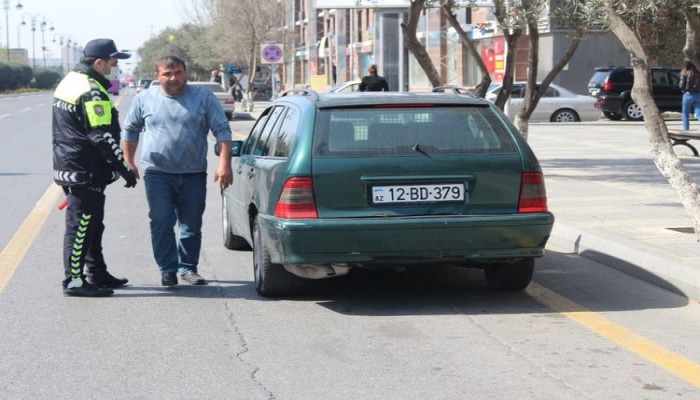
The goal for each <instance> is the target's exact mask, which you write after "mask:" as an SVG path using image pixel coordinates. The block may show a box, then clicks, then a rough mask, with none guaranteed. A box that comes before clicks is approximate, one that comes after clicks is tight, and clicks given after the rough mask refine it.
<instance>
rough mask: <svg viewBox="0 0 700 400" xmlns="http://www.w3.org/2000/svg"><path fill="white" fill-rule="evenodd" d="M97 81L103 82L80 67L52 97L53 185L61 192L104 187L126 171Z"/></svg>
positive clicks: (115, 125)
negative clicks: (68, 187) (77, 187)
mask: <svg viewBox="0 0 700 400" xmlns="http://www.w3.org/2000/svg"><path fill="white" fill-rule="evenodd" d="M91 75H94V76H91ZM100 79H101V80H103V81H105V82H106V79H104V78H103V77H102V76H98V75H97V73H96V72H95V71H93V70H92V68H91V67H88V66H84V65H82V64H79V65H78V66H77V67H76V70H75V71H72V72H70V73H69V74H68V75H66V77H65V78H64V79H63V80H62V81H61V82H60V83H59V85H58V87H57V88H56V91H55V92H54V101H53V166H54V182H56V183H57V184H59V185H61V186H89V187H99V186H105V185H108V184H110V183H112V182H114V181H115V180H117V179H118V178H119V174H118V173H117V171H119V170H125V169H126V168H127V167H126V164H125V163H124V155H123V153H122V151H121V149H120V148H119V140H120V127H119V118H118V117H119V116H118V113H117V110H116V108H114V104H113V103H112V100H111V98H110V95H109V93H108V92H107V90H106V89H105V87H104V85H103V84H102V83H101V82H100Z"/></svg>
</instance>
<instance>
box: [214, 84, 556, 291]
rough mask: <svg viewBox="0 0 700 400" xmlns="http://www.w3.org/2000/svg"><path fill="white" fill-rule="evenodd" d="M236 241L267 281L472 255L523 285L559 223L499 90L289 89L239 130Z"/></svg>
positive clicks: (457, 261) (229, 237)
mask: <svg viewBox="0 0 700 400" xmlns="http://www.w3.org/2000/svg"><path fill="white" fill-rule="evenodd" d="M232 168H233V175H234V180H233V184H232V185H231V186H230V187H229V188H227V189H226V190H223V191H222V198H223V202H222V211H223V212H222V220H223V238H224V245H225V246H226V247H227V248H229V249H232V250H249V249H250V248H251V247H252V249H253V260H254V261H253V264H254V265H253V268H254V276H255V287H256V290H257V291H258V293H259V294H261V295H263V296H285V295H290V294H293V293H295V292H296V291H297V290H298V287H299V285H298V283H299V281H300V279H302V278H306V279H321V278H330V277H336V276H341V275H344V274H347V273H348V272H349V271H350V270H351V269H352V268H369V269H375V268H387V267H398V268H405V267H413V266H423V267H429V266H431V265H438V264H450V265H459V266H464V267H474V268H481V269H483V270H484V273H485V277H486V281H487V284H488V285H489V287H490V288H491V289H494V290H512V291H514V290H522V289H524V288H525V287H527V285H528V284H529V283H530V281H531V279H532V274H533V269H534V259H535V258H537V257H541V256H543V255H544V251H545V250H544V249H545V244H546V243H547V240H548V239H549V234H550V232H551V230H552V225H553V223H554V216H553V215H552V214H551V213H550V212H549V211H548V209H547V199H546V191H545V185H544V179H543V176H542V171H541V169H540V165H539V163H538V161H537V159H536V157H535V155H534V154H533V152H532V150H531V149H530V147H529V146H528V144H527V142H525V140H523V138H522V136H521V135H520V133H519V132H518V131H517V129H516V128H515V127H514V126H513V125H512V124H511V123H510V121H508V119H507V118H506V117H505V116H504V114H503V113H502V112H501V111H500V110H498V109H497V108H496V107H495V106H493V105H492V104H491V103H489V102H487V101H485V100H483V99H478V98H474V97H473V96H471V95H464V94H458V93H398V92H382V93H375V92H373V93H356V94H323V95H319V94H317V93H316V92H314V91H312V90H308V89H303V90H294V91H290V92H286V93H285V94H284V95H283V96H282V97H280V98H278V99H277V100H275V101H274V102H272V103H271V104H270V106H269V107H267V109H266V110H265V111H264V112H263V113H262V114H261V116H260V117H259V119H258V120H257V121H256V123H255V125H254V127H253V128H252V130H251V132H250V134H249V136H248V137H247V139H246V140H244V141H234V146H233V161H232Z"/></svg>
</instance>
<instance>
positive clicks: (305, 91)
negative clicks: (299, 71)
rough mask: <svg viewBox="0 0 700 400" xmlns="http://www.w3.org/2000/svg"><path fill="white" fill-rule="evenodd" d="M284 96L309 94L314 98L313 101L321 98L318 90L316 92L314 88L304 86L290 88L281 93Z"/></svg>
mask: <svg viewBox="0 0 700 400" xmlns="http://www.w3.org/2000/svg"><path fill="white" fill-rule="evenodd" d="M284 96H309V97H311V100H313V101H318V99H319V96H318V92H316V91H315V90H313V89H303V88H300V89H289V90H287V91H285V92H284V93H282V94H281V95H280V97H284Z"/></svg>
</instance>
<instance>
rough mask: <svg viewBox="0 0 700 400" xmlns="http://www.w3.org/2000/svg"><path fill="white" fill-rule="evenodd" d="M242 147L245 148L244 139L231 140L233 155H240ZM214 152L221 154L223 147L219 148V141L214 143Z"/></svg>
mask: <svg viewBox="0 0 700 400" xmlns="http://www.w3.org/2000/svg"><path fill="white" fill-rule="evenodd" d="M242 148H243V141H242V140H234V141H232V142H231V157H238V156H240V155H241V149H242ZM214 154H216V155H217V156H219V155H221V149H220V148H219V144H218V143H215V144H214Z"/></svg>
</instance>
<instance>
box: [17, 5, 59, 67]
mask: <svg viewBox="0 0 700 400" xmlns="http://www.w3.org/2000/svg"><path fill="white" fill-rule="evenodd" d="M24 17H29V20H30V23H31V27H32V70H33V71H34V73H36V24H37V22H38V21H37V20H38V19H39V18H41V21H40V22H39V24H40V28H41V51H42V53H43V52H44V51H45V49H46V47H45V46H44V28H45V27H46V25H47V22H46V21H47V19H46V16H45V15H44V14H23V15H22V25H27V21H25V20H24ZM50 30H54V27H53V24H52V25H51V28H50ZM42 58H43V60H44V67H46V56H45V55H44V56H42Z"/></svg>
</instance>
